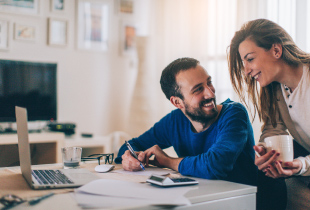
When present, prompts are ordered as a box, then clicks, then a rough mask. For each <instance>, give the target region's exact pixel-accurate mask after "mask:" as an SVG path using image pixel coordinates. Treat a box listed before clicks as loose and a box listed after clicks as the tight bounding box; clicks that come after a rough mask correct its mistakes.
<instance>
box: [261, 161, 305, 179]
mask: <svg viewBox="0 0 310 210" xmlns="http://www.w3.org/2000/svg"><path fill="white" fill-rule="evenodd" d="M281 163H282V161H276V162H274V164H273V165H269V167H268V168H267V169H265V170H263V172H265V173H266V176H269V177H271V178H274V179H275V178H279V177H289V176H292V175H294V174H297V173H298V172H299V171H300V170H301V168H302V163H301V161H300V160H299V159H294V160H293V162H285V163H284V168H283V167H282V165H281Z"/></svg>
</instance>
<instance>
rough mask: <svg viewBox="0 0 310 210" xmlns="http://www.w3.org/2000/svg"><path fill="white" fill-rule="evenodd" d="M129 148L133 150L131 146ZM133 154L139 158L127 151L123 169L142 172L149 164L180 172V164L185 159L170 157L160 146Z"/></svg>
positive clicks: (123, 156)
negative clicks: (151, 158)
mask: <svg viewBox="0 0 310 210" xmlns="http://www.w3.org/2000/svg"><path fill="white" fill-rule="evenodd" d="M127 147H128V148H131V146H130V145H129V146H128V145H127ZM132 151H133V150H132ZM133 152H134V154H136V156H137V158H135V157H134V156H135V155H133V154H132V153H131V152H130V150H126V151H125V153H124V154H123V155H122V159H123V160H122V165H123V169H124V170H126V171H141V170H143V168H144V166H146V167H148V165H149V163H150V164H152V165H154V166H157V167H161V168H171V169H173V170H175V171H178V166H179V163H180V162H181V160H182V159H183V158H172V157H169V156H168V155H167V154H166V153H165V152H164V151H163V150H162V149H161V148H160V147H159V146H158V145H154V146H153V147H151V148H149V149H147V150H145V151H144V152H142V151H141V152H135V151H133ZM152 156H154V159H153V160H150V157H152ZM141 165H142V166H141Z"/></svg>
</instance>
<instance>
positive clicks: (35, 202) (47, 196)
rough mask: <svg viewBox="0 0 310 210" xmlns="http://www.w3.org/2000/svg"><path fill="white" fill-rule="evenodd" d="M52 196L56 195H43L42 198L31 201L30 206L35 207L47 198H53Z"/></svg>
mask: <svg viewBox="0 0 310 210" xmlns="http://www.w3.org/2000/svg"><path fill="white" fill-rule="evenodd" d="M52 195H54V193H49V194H47V195H43V196H41V197H38V198H35V199H33V200H31V201H28V203H29V204H30V205H35V204H37V203H39V202H40V201H42V200H44V199H45V198H49V197H51V196H52Z"/></svg>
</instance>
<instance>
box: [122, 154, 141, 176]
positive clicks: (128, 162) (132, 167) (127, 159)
mask: <svg viewBox="0 0 310 210" xmlns="http://www.w3.org/2000/svg"><path fill="white" fill-rule="evenodd" d="M136 155H137V156H138V159H139V160H140V161H141V162H142V164H143V163H144V162H145V153H144V152H136ZM122 159H123V161H122V165H123V169H124V170H126V171H141V170H142V168H141V166H140V162H139V161H138V160H137V159H136V158H134V157H133V156H132V155H131V153H130V151H129V150H126V152H125V153H124V154H123V155H122Z"/></svg>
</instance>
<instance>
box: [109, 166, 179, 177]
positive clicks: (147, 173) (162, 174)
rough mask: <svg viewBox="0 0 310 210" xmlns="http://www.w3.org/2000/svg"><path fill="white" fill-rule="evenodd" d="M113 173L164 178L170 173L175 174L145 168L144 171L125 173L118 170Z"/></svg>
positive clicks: (153, 168)
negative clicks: (154, 175)
mask: <svg viewBox="0 0 310 210" xmlns="http://www.w3.org/2000/svg"><path fill="white" fill-rule="evenodd" d="M113 172H116V173H121V174H130V175H140V176H151V175H152V174H156V175H161V176H164V175H168V174H170V173H175V171H172V170H168V169H163V168H157V167H148V168H145V171H125V170H124V169H118V170H114V171H113Z"/></svg>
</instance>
